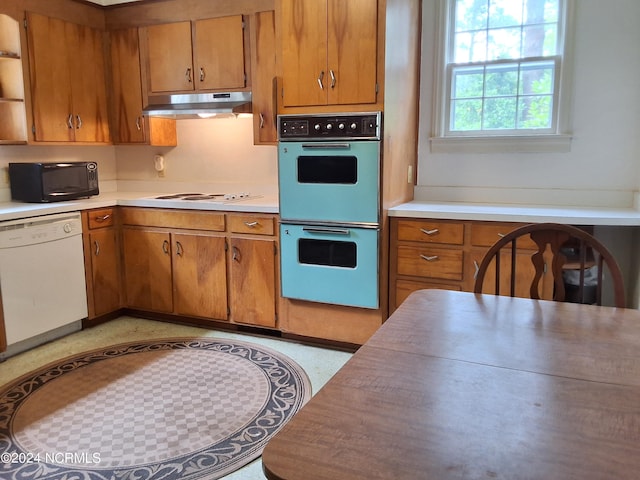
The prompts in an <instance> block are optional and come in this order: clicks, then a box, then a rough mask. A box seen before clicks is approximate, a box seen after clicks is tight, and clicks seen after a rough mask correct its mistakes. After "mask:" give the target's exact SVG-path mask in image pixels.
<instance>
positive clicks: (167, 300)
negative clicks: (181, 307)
mask: <svg viewBox="0 0 640 480" xmlns="http://www.w3.org/2000/svg"><path fill="white" fill-rule="evenodd" d="M122 243H123V245H122V247H123V256H124V277H125V282H124V283H125V289H126V290H125V291H126V301H127V306H128V307H130V308H137V309H140V310H151V311H158V312H167V313H170V312H172V311H173V294H172V287H171V242H170V238H169V234H168V233H165V232H158V231H149V230H142V229H135V228H124V229H123V230H122Z"/></svg>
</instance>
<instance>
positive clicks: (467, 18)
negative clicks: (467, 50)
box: [455, 0, 488, 32]
mask: <svg viewBox="0 0 640 480" xmlns="http://www.w3.org/2000/svg"><path fill="white" fill-rule="evenodd" d="M487 13H488V10H487V0H458V1H457V2H456V20H455V31H456V32H464V31H470V30H484V29H486V28H487Z"/></svg>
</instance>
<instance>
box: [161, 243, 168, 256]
mask: <svg viewBox="0 0 640 480" xmlns="http://www.w3.org/2000/svg"><path fill="white" fill-rule="evenodd" d="M162 251H163V252H164V254H165V255H169V242H168V241H167V240H164V241H163V242H162Z"/></svg>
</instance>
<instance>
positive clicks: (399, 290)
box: [395, 280, 462, 307]
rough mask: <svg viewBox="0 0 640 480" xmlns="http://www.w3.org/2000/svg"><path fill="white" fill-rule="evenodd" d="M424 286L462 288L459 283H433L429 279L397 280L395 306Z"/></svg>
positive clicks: (449, 288)
mask: <svg viewBox="0 0 640 480" xmlns="http://www.w3.org/2000/svg"><path fill="white" fill-rule="evenodd" d="M425 288H437V289H445V290H458V291H460V290H462V288H461V287H460V286H459V285H447V284H444V283H434V282H429V281H412V280H398V281H397V282H396V304H395V307H398V306H400V304H401V303H402V302H404V301H405V300H406V299H407V297H408V296H409V295H411V294H412V293H413V292H415V291H417V290H422V289H425Z"/></svg>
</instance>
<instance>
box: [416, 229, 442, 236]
mask: <svg viewBox="0 0 640 480" xmlns="http://www.w3.org/2000/svg"><path fill="white" fill-rule="evenodd" d="M420 231H421V232H422V233H424V234H425V235H435V234H436V233H439V232H440V230H438V229H437V228H434V229H432V230H425V229H424V228H421V229H420Z"/></svg>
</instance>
